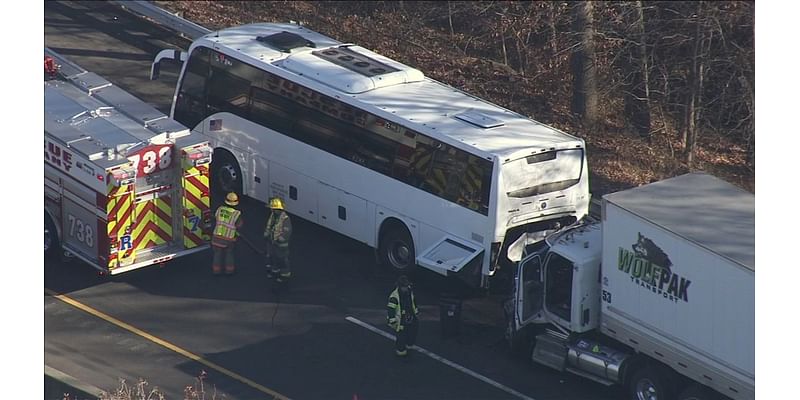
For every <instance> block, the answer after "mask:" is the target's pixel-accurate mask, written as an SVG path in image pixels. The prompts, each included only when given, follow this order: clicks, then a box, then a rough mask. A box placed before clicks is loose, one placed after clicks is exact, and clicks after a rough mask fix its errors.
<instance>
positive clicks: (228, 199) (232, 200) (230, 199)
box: [225, 192, 239, 206]
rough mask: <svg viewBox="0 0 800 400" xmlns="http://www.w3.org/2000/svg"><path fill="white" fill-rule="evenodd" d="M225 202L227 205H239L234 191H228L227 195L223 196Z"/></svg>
mask: <svg viewBox="0 0 800 400" xmlns="http://www.w3.org/2000/svg"><path fill="white" fill-rule="evenodd" d="M225 204H227V205H229V206H237V205H239V196H237V195H236V193H233V192H230V193H228V195H227V196H225Z"/></svg>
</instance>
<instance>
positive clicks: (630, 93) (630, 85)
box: [623, 0, 650, 137]
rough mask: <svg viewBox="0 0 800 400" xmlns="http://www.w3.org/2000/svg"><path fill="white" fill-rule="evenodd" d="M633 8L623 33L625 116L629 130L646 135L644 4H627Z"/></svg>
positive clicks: (647, 75) (647, 86)
mask: <svg viewBox="0 0 800 400" xmlns="http://www.w3.org/2000/svg"><path fill="white" fill-rule="evenodd" d="M631 6H632V8H633V11H632V12H630V13H628V15H630V16H631V17H629V18H630V19H631V21H630V24H629V28H628V30H629V31H630V33H629V34H628V35H627V36H628V37H629V39H628V43H629V44H628V46H627V47H626V55H625V57H624V60H623V62H624V65H625V69H626V71H625V72H626V80H625V85H624V90H625V117H626V119H627V121H628V124H629V125H630V126H631V127H632V128H633V130H634V131H635V132H636V133H638V134H639V135H640V136H642V137H649V136H650V62H649V59H648V54H647V36H646V34H645V24H644V7H643V6H642V1H641V0H637V1H636V2H635V3H633V4H631Z"/></svg>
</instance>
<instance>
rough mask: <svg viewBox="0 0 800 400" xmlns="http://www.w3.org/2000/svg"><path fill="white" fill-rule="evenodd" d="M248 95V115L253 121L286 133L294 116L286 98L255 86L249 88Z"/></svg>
mask: <svg viewBox="0 0 800 400" xmlns="http://www.w3.org/2000/svg"><path fill="white" fill-rule="evenodd" d="M250 95H251V97H250V99H251V102H250V117H251V118H252V119H253V122H256V123H258V124H261V125H263V126H265V127H267V128H269V129H272V130H274V131H278V132H280V133H282V134H288V133H289V130H290V129H291V127H292V124H293V123H294V116H293V115H292V112H291V106H290V105H289V104H287V102H286V100H284V99H283V98H281V97H279V96H276V95H274V94H272V93H270V92H267V91H266V90H264V89H261V88H257V87H253V88H252V89H251V91H250Z"/></svg>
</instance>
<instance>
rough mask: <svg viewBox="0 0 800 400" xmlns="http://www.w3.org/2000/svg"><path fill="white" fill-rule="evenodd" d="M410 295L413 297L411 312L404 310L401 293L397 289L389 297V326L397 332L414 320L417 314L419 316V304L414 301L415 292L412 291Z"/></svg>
mask: <svg viewBox="0 0 800 400" xmlns="http://www.w3.org/2000/svg"><path fill="white" fill-rule="evenodd" d="M409 295H410V296H411V310H406V309H403V307H402V305H401V304H400V292H399V291H398V290H397V288H395V289H394V290H393V291H392V293H391V294H390V295H389V304H388V305H387V307H388V309H387V311H388V315H387V317H388V319H389V321H388V322H389V325H390V326H391V327H392V328H394V330H396V331H399V330H400V329H401V327H402V326H403V325H405V324H406V323H407V322H410V321H411V320H413V319H414V318H415V317H416V316H417V314H419V309H418V308H417V302H416V300H414V292H413V291H410V293H409Z"/></svg>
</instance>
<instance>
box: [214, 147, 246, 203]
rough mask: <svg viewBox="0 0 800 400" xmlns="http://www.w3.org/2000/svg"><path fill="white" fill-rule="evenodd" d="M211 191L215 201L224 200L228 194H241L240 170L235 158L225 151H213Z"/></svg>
mask: <svg viewBox="0 0 800 400" xmlns="http://www.w3.org/2000/svg"><path fill="white" fill-rule="evenodd" d="M210 183H211V191H212V193H213V194H212V197H213V198H215V199H224V198H225V195H226V194H228V193H229V192H236V194H239V195H241V194H242V170H241V169H240V168H239V163H238V162H236V158H234V157H233V155H231V153H229V152H228V151H226V150H215V151H214V156H213V158H212V159H211V182H210Z"/></svg>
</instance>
